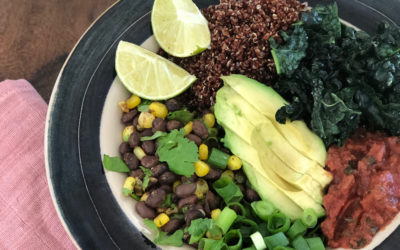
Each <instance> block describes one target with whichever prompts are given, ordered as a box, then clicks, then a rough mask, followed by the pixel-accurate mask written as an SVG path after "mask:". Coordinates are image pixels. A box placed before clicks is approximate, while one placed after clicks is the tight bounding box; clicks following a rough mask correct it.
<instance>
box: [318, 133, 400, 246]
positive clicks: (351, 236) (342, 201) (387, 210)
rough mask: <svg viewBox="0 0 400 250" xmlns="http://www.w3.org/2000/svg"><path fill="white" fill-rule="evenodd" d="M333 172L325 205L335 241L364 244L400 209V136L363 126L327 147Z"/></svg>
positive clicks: (324, 228) (327, 230) (325, 225)
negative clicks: (352, 134)
mask: <svg viewBox="0 0 400 250" xmlns="http://www.w3.org/2000/svg"><path fill="white" fill-rule="evenodd" d="M326 165H327V169H328V170H329V171H331V172H332V173H333V175H334V178H333V181H332V184H331V185H330V187H329V190H328V193H327V195H325V196H324V198H323V205H324V206H325V209H326V214H327V217H326V219H325V220H324V221H323V222H322V224H321V228H322V232H323V233H324V234H325V236H326V237H327V238H328V245H329V246H331V247H344V248H362V247H364V246H366V245H367V244H368V243H370V242H371V240H372V238H373V237H374V235H375V234H376V233H377V232H378V231H379V230H380V229H382V228H384V227H385V226H386V225H388V224H389V223H390V222H391V220H392V219H393V218H394V217H395V215H396V214H397V213H398V212H399V209H400V203H399V199H400V139H399V138H398V137H387V136H385V135H384V134H383V133H374V134H372V133H369V132H365V131H363V130H360V131H358V132H357V133H356V135H354V136H353V137H352V138H350V139H348V140H347V141H346V143H345V144H344V145H343V146H342V147H337V146H333V147H331V148H329V150H328V157H327V161H326Z"/></svg>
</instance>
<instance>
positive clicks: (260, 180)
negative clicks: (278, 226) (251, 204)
mask: <svg viewBox="0 0 400 250" xmlns="http://www.w3.org/2000/svg"><path fill="white" fill-rule="evenodd" d="M224 143H225V146H226V147H227V148H229V149H231V151H232V152H233V153H234V154H236V155H237V156H238V157H240V158H241V159H242V162H243V171H244V172H245V174H246V176H247V178H248V180H249V181H250V183H251V186H252V187H253V188H254V190H255V191H256V192H257V193H258V194H259V195H260V197H261V199H263V200H267V201H270V202H271V203H272V204H274V205H275V207H277V208H278V209H279V210H280V211H282V212H283V213H285V214H286V215H287V216H289V218H291V219H296V218H300V217H301V215H302V213H303V209H302V208H301V207H299V206H298V205H297V204H296V203H295V202H293V201H292V200H291V199H289V198H288V197H287V196H286V195H285V194H284V193H283V192H281V191H280V190H279V189H278V188H277V187H276V186H275V185H274V184H273V183H272V182H271V181H270V180H269V179H268V178H266V177H265V176H263V175H260V174H259V173H258V172H257V171H254V169H255V167H253V166H252V165H251V164H250V163H248V162H247V161H246V160H245V159H246V156H245V153H244V152H243V151H242V149H244V148H245V147H246V144H245V143H243V140H241V139H240V138H239V137H238V136H236V135H235V134H234V133H233V132H231V131H230V130H229V129H226V130H225V138H224ZM257 160H258V159H257V158H255V159H254V161H257Z"/></svg>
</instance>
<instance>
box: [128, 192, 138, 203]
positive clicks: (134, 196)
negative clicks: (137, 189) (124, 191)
mask: <svg viewBox="0 0 400 250" xmlns="http://www.w3.org/2000/svg"><path fill="white" fill-rule="evenodd" d="M129 195H130V196H131V197H132V198H133V199H134V200H136V201H139V200H140V197H139V196H137V195H136V194H135V193H130V194H129Z"/></svg>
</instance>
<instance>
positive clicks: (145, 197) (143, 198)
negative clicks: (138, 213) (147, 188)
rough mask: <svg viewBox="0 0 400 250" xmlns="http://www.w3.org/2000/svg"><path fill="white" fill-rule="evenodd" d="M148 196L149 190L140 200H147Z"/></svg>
mask: <svg viewBox="0 0 400 250" xmlns="http://www.w3.org/2000/svg"><path fill="white" fill-rule="evenodd" d="M147 197H149V193H148V192H146V193H144V194H143V195H142V197H140V201H146V200H147Z"/></svg>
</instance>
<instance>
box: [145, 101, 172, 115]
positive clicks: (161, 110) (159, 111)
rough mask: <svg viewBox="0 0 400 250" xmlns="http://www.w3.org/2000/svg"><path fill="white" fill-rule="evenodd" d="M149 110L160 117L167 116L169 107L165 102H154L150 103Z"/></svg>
mask: <svg viewBox="0 0 400 250" xmlns="http://www.w3.org/2000/svg"><path fill="white" fill-rule="evenodd" d="M149 111H150V113H152V114H153V115H154V116H155V117H159V118H163V119H164V118H165V117H167V115H168V109H167V106H165V104H162V103H161V102H152V103H151V104H150V105H149Z"/></svg>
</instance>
